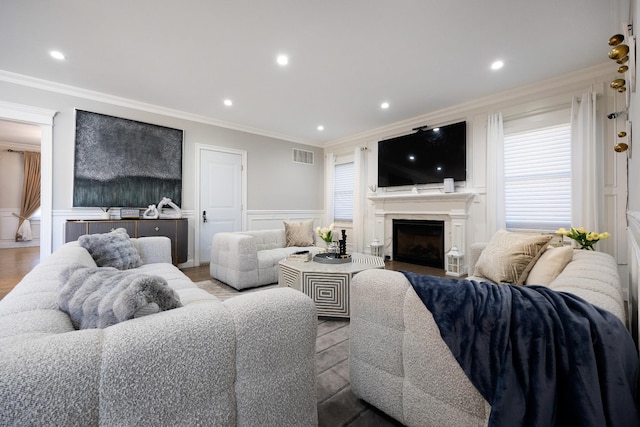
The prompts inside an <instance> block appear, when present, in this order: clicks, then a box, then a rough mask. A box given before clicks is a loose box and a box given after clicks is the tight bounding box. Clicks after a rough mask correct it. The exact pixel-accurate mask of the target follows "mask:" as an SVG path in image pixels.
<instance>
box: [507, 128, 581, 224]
mask: <svg viewBox="0 0 640 427" xmlns="http://www.w3.org/2000/svg"><path fill="white" fill-rule="evenodd" d="M504 185H505V194H504V199H505V200H504V202H505V220H506V227H507V229H526V230H542V231H555V230H557V229H558V228H560V227H565V228H568V227H569V225H570V223H571V125H570V124H569V123H565V124H561V125H555V126H548V127H543V128H538V129H533V130H528V131H523V132H513V133H509V134H507V133H506V132H505V135H504Z"/></svg>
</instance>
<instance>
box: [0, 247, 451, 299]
mask: <svg viewBox="0 0 640 427" xmlns="http://www.w3.org/2000/svg"><path fill="white" fill-rule="evenodd" d="M39 262H40V248H39V247H31V248H18V249H0V299H2V298H4V296H5V295H6V294H8V293H9V292H10V291H11V290H12V289H13V288H14V286H15V285H17V284H18V282H20V280H22V278H23V277H24V276H25V275H26V274H27V273H28V272H29V271H31V270H32V269H33V267H35V266H36V265H38V263H39ZM386 268H387V269H390V270H406V271H413V272H414V273H419V274H431V275H434V276H444V270H443V269H441V268H433V267H426V266H422V265H416V264H407V263H403V262H397V261H387V262H386ZM182 271H183V272H184V273H185V274H186V275H187V276H188V277H189V278H190V279H191V280H193V281H194V282H200V281H202V280H208V279H210V278H211V276H210V275H209V265H201V266H199V267H190V268H184V269H182Z"/></svg>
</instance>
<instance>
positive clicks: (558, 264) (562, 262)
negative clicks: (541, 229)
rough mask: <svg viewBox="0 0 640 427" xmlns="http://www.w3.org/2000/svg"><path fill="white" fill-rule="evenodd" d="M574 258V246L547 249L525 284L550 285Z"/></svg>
mask: <svg viewBox="0 0 640 427" xmlns="http://www.w3.org/2000/svg"><path fill="white" fill-rule="evenodd" d="M572 259H573V248H572V247H571V246H562V247H560V248H554V247H549V248H547V250H545V251H544V252H543V253H542V255H540V258H539V259H538V261H536V263H535V265H534V266H533V268H532V269H531V271H530V272H529V275H528V276H527V280H525V282H524V284H525V285H545V286H547V285H549V284H550V283H551V282H553V281H554V280H555V278H556V277H558V274H560V273H562V270H564V268H565V267H566V266H567V264H569V263H570V262H571V260H572Z"/></svg>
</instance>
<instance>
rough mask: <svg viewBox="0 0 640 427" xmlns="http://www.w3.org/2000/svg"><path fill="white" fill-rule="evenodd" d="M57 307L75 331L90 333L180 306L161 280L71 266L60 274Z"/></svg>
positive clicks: (146, 275) (100, 268) (101, 268)
mask: <svg viewBox="0 0 640 427" xmlns="http://www.w3.org/2000/svg"><path fill="white" fill-rule="evenodd" d="M58 306H59V307H60V309H61V310H62V311H64V312H65V313H67V314H68V315H69V317H70V318H71V323H72V324H73V326H74V327H75V328H76V329H92V328H106V327H108V326H111V325H115V324H116V323H120V322H123V321H125V320H129V319H133V318H137V317H141V316H145V315H150V314H154V313H157V312H159V311H165V310H170V309H173V308H178V307H181V306H182V303H181V302H180V299H179V297H178V295H177V294H176V292H175V291H174V290H173V289H171V288H170V287H169V285H168V284H167V281H166V280H165V279H164V278H162V277H159V276H152V275H148V274H142V273H137V272H131V271H120V270H118V269H115V268H112V267H85V266H82V265H73V266H70V267H69V268H67V269H65V270H64V271H63V272H62V273H61V282H60V292H59V293H58Z"/></svg>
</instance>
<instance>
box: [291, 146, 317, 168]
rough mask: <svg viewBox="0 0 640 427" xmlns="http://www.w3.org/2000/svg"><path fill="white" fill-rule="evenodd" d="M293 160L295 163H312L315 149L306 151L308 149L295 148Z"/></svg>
mask: <svg viewBox="0 0 640 427" xmlns="http://www.w3.org/2000/svg"><path fill="white" fill-rule="evenodd" d="M293 161H294V163H303V164H305V165H312V164H313V151H306V150H300V149H299V148H294V149H293Z"/></svg>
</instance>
